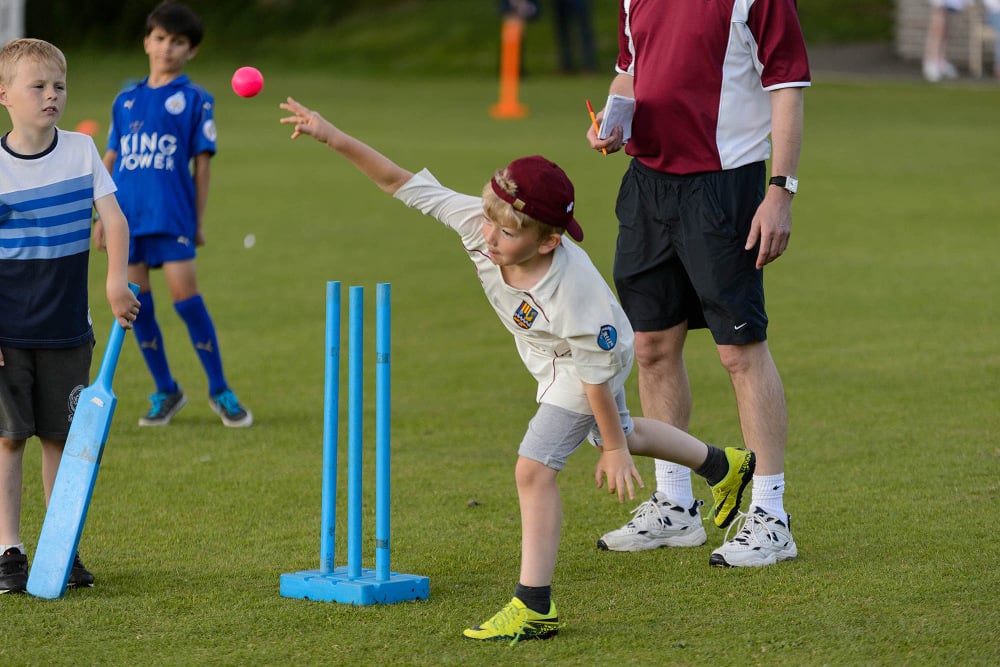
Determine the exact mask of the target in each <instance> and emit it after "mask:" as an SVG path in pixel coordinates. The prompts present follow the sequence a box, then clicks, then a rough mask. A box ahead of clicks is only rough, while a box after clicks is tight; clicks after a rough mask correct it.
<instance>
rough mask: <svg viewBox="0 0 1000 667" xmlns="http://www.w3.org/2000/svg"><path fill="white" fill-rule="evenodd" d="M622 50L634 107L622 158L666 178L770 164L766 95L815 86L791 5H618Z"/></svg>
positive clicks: (776, 1) (709, 1) (782, 0)
mask: <svg viewBox="0 0 1000 667" xmlns="http://www.w3.org/2000/svg"><path fill="white" fill-rule="evenodd" d="M618 47H619V48H618V62H617V65H616V69H617V71H618V72H619V73H621V74H630V75H632V77H633V86H634V91H635V100H636V104H635V114H634V117H633V119H632V138H631V139H630V140H629V142H628V144H627V145H626V149H625V151H626V153H628V154H629V155H633V156H635V157H636V158H638V160H639V161H640V162H642V163H643V164H644V165H646V166H648V167H650V168H652V169H655V170H656V171H660V172H665V173H669V174H690V173H695V172H703V171H719V170H721V169H733V168H736V167H740V166H742V165H745V164H749V163H751V162H758V161H761V160H766V159H767V158H768V157H769V156H770V150H771V147H770V143H769V142H768V135H769V134H770V129H771V102H770V96H769V91H772V90H777V89H779V88H792V87H799V88H801V87H806V86H809V85H810V74H809V60H808V58H807V55H806V46H805V40H804V39H803V37H802V29H801V27H800V25H799V20H798V12H797V9H796V5H795V0H622V2H621V5H620V7H619V25H618Z"/></svg>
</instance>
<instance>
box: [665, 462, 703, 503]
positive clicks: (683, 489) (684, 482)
mask: <svg viewBox="0 0 1000 667" xmlns="http://www.w3.org/2000/svg"><path fill="white" fill-rule="evenodd" d="M656 490H657V491H659V492H660V493H662V494H663V495H665V496H666V497H667V498H669V499H670V502H672V503H674V504H675V505H680V506H681V507H683V508H684V509H690V508H691V505H693V504H694V493H692V491H691V469H690V468H685V467H684V466H682V465H680V464H677V463H671V462H670V461H661V460H659V459H656Z"/></svg>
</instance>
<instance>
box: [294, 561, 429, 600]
mask: <svg viewBox="0 0 1000 667" xmlns="http://www.w3.org/2000/svg"><path fill="white" fill-rule="evenodd" d="M279 582H280V592H281V596H282V597H286V598H301V599H305V600H318V601H320V602H340V603H342V604H353V605H358V606H363V605H369V604H392V603H394V602H407V601H410V600H426V599H427V598H429V597H430V596H431V584H430V580H429V579H428V578H427V577H421V576H419V575H416V574H399V573H397V572H390V573H389V578H388V579H386V580H383V581H377V580H376V578H375V570H365V569H362V570H361V576H360V577H349V576H348V575H347V566H342V567H336V568H334V569H333V572H327V573H326V574H324V573H323V572H321V571H320V570H306V571H303V572H288V573H285V574H283V575H281V577H280V579H279Z"/></svg>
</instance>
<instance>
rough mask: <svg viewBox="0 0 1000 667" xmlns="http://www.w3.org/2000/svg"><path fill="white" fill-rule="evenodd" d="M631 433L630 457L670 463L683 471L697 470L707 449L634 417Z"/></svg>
mask: <svg viewBox="0 0 1000 667" xmlns="http://www.w3.org/2000/svg"><path fill="white" fill-rule="evenodd" d="M634 422H635V429H634V430H633V431H632V433H630V434H629V436H628V449H629V451H630V452H631V453H633V454H638V455H640V456H651V457H655V458H657V459H660V460H666V461H672V462H674V463H679V464H681V465H684V466H686V467H687V468H700V467H701V466H702V464H704V463H705V458H706V457H707V456H708V446H707V445H706V444H705V443H703V442H702V441H701V440H699V439H698V438H695V437H694V436H692V435H689V434H687V433H685V432H684V431H682V430H680V429H679V428H675V427H673V426H671V425H670V424H664V423H663V422H661V421H660V420H658V419H649V418H648V417H636V418H635V419H634Z"/></svg>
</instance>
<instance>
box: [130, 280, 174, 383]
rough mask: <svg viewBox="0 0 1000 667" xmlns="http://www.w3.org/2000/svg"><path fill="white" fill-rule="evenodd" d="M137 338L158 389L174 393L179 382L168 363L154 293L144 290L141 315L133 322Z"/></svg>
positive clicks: (140, 302) (141, 298) (141, 296)
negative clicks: (175, 379)
mask: <svg viewBox="0 0 1000 667" xmlns="http://www.w3.org/2000/svg"><path fill="white" fill-rule="evenodd" d="M132 327H133V330H134V331H135V340H136V341H137V342H138V343H139V351H140V352H142V358H143V359H145V360H146V368H148V369H149V373H150V375H152V376H153V382H154V383H155V384H156V391H159V392H164V393H167V394H172V393H174V392H175V391H177V383H176V382H174V377H173V376H172V375H171V374H170V366H169V364H167V351H166V350H165V349H164V348H163V335H162V334H161V333H160V325H159V324H157V322H156V309H155V308H154V307H153V293H152V292H143V293H142V294H140V295H139V316H138V317H136V318H135V322H133V323H132Z"/></svg>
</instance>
